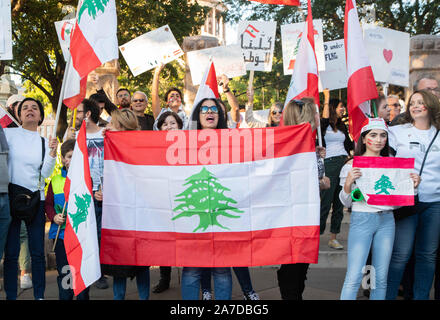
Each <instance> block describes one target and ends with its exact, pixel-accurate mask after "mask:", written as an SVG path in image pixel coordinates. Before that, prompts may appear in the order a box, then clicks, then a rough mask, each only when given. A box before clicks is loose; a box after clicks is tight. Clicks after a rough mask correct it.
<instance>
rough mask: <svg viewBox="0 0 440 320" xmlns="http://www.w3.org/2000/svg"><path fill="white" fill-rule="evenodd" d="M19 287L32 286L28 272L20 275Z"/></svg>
mask: <svg viewBox="0 0 440 320" xmlns="http://www.w3.org/2000/svg"><path fill="white" fill-rule="evenodd" d="M20 288H21V289H30V288H32V279H31V275H30V274H29V273H25V274H24V275H22V276H21V277H20Z"/></svg>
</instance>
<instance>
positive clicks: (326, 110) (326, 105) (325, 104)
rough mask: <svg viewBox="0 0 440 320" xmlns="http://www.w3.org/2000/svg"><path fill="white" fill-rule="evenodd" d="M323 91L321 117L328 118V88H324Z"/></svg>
mask: <svg viewBox="0 0 440 320" xmlns="http://www.w3.org/2000/svg"><path fill="white" fill-rule="evenodd" d="M323 93H324V108H323V109H322V118H323V119H328V118H330V106H329V102H330V90H329V89H324V91H323Z"/></svg>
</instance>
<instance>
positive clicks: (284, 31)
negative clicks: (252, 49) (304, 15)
mask: <svg viewBox="0 0 440 320" xmlns="http://www.w3.org/2000/svg"><path fill="white" fill-rule="evenodd" d="M304 24H305V22H299V23H292V24H284V25H282V26H281V45H282V49H283V69H284V75H291V74H292V72H293V67H294V65H295V60H296V55H297V53H298V48H299V42H300V40H301V35H302V32H303V30H304ZM313 34H314V36H315V52H316V59H317V60H318V70H319V71H323V70H325V58H324V40H323V33H322V20H320V19H316V20H315V19H314V20H313Z"/></svg>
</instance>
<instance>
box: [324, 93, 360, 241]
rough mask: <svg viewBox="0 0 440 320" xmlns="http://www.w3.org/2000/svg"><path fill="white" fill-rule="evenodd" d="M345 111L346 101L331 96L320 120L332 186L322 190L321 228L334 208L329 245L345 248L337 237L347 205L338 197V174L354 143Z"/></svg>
mask: <svg viewBox="0 0 440 320" xmlns="http://www.w3.org/2000/svg"><path fill="white" fill-rule="evenodd" d="M344 113H345V106H344V104H343V103H342V102H341V101H340V100H338V99H328V97H327V96H326V100H325V102H324V108H323V112H322V119H321V135H322V146H323V147H325V149H326V156H325V159H324V166H325V175H326V176H327V177H329V178H330V188H329V189H327V190H323V191H322V193H321V228H320V233H321V234H323V233H324V231H325V227H326V224H327V217H328V215H329V212H330V209H331V208H332V218H331V223H330V241H329V243H328V245H329V247H331V248H333V249H343V248H344V247H343V246H342V245H341V244H340V243H339V241H338V240H337V239H336V236H337V234H338V233H340V231H341V223H342V218H343V215H344V212H343V210H344V206H343V205H342V203H341V201H340V200H339V196H338V195H339V192H340V191H341V186H340V185H339V174H340V172H341V168H342V166H343V165H344V163H345V161H346V160H347V157H348V156H349V155H350V150H352V149H353V143H352V141H351V139H350V137H349V136H348V130H347V127H346V125H345V124H344V122H342V117H343V115H344Z"/></svg>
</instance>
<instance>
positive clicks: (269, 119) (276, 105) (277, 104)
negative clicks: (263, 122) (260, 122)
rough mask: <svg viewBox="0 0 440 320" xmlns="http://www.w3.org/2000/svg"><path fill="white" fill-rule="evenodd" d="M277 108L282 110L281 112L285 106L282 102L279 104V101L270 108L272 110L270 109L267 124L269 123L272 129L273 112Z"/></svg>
mask: <svg viewBox="0 0 440 320" xmlns="http://www.w3.org/2000/svg"><path fill="white" fill-rule="evenodd" d="M275 108H277V109H280V110H281V111H283V104H282V103H281V102H278V101H276V102H274V103H273V104H272V105H271V106H270V109H269V116H268V119H267V123H268V126H269V127H272V124H273V123H272V111H273V110H274V109H275Z"/></svg>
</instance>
